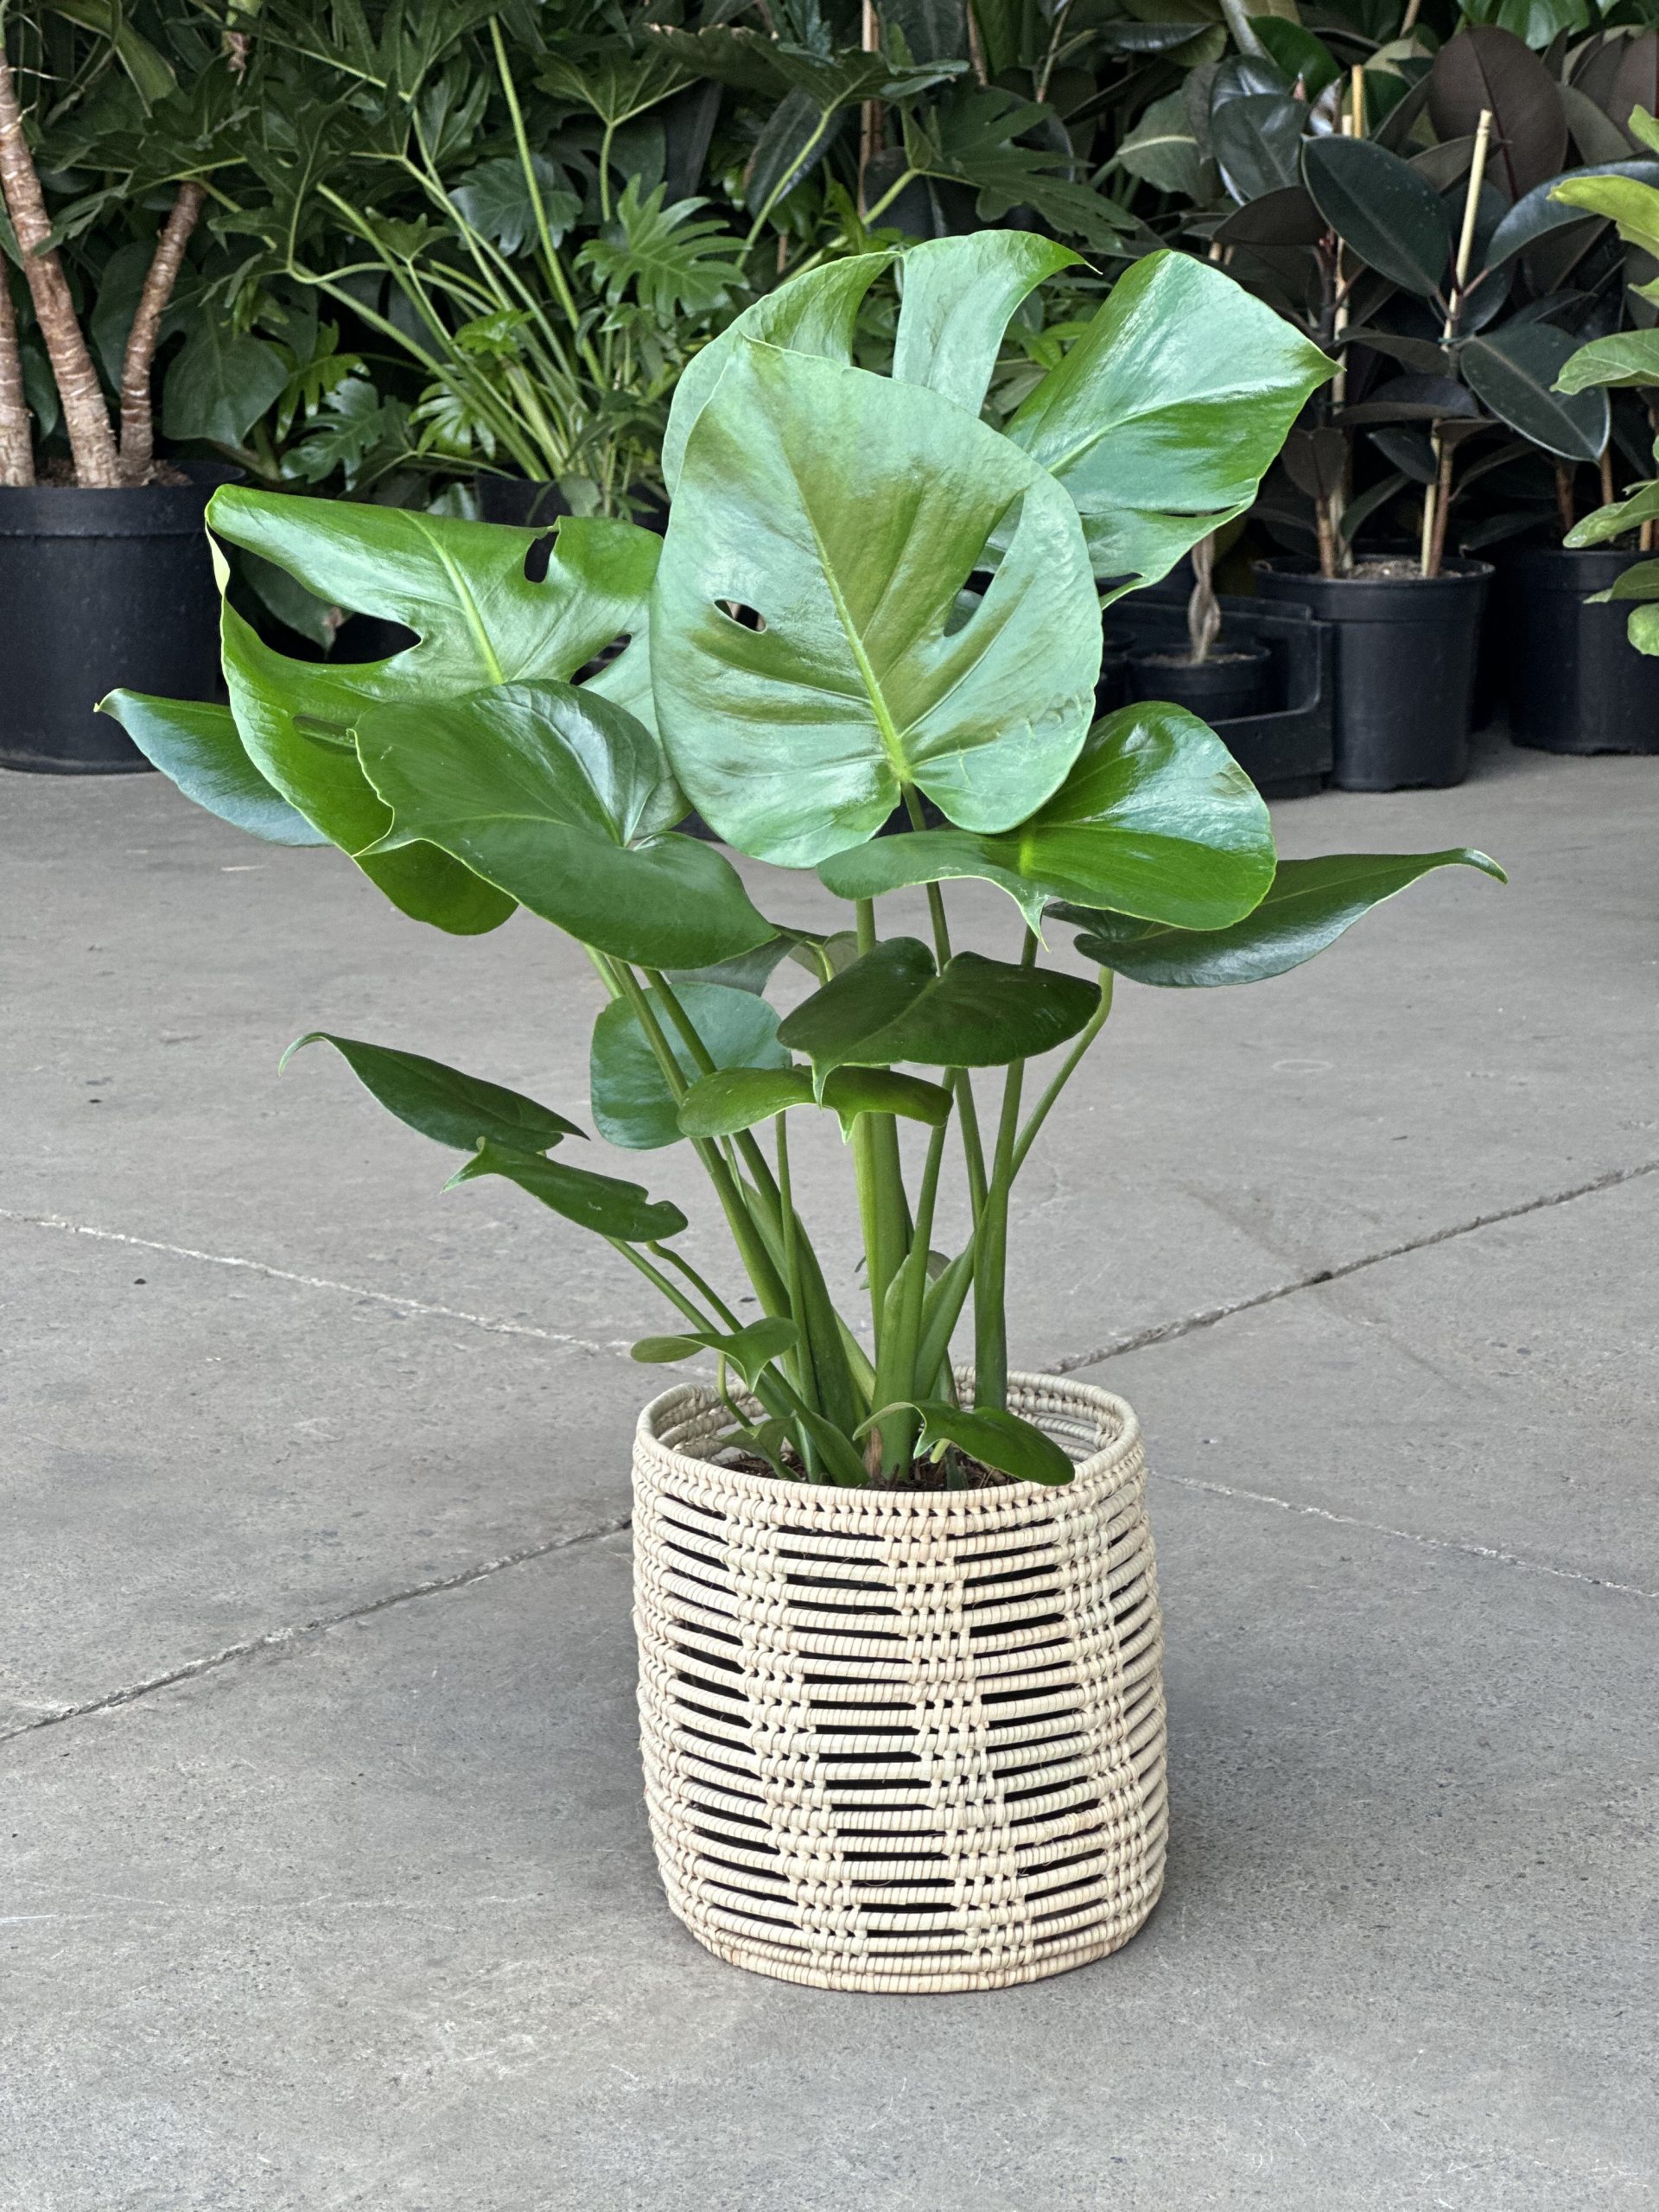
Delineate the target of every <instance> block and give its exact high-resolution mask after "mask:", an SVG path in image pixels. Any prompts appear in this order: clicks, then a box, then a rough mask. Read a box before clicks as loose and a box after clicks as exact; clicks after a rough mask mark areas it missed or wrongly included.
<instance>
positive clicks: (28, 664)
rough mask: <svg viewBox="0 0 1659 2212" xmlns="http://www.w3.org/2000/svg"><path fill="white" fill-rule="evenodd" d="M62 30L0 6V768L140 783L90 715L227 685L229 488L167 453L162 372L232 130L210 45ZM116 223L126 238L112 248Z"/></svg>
mask: <svg viewBox="0 0 1659 2212" xmlns="http://www.w3.org/2000/svg"><path fill="white" fill-rule="evenodd" d="M70 13H71V15H72V16H73V18H74V20H73V22H66V21H62V20H60V19H59V18H58V17H56V16H54V17H53V18H52V35H51V36H50V37H48V36H47V35H45V30H44V28H43V25H42V22H41V21H39V20H31V19H29V18H27V17H24V16H20V15H19V13H18V11H17V10H16V9H12V10H8V11H7V13H6V16H5V17H4V22H3V32H4V41H3V44H0V194H3V202H4V213H5V215H6V218H7V221H8V235H6V236H5V237H4V238H3V240H0V244H3V245H4V248H5V251H6V253H7V256H8V258H7V260H6V263H5V265H4V267H3V269H0V625H3V631H0V635H3V652H4V658H5V664H6V674H7V683H6V696H5V702H4V706H3V709H0V765H4V766H8V767H12V768H33V769H41V770H46V771H48V772H61V773H108V772H120V771H123V770H126V769H131V768H143V767H144V766H147V763H146V762H145V761H144V760H143V756H142V755H141V754H140V753H138V752H137V750H136V749H135V748H134V747H132V746H131V745H130V743H129V742H128V741H126V739H125V738H124V736H123V735H122V734H121V732H120V731H119V730H118V729H117V728H115V727H114V726H113V725H112V724H111V722H109V721H108V720H107V719H103V718H100V717H99V715H97V714H96V713H95V712H94V708H95V705H96V702H97V701H98V699H99V696H101V694H102V693H103V692H104V690H106V689H107V688H108V686H109V684H110V683H112V682H114V681H115V680H117V679H118V677H119V676H120V675H121V674H123V673H126V674H129V675H131V676H137V675H138V674H139V673H140V672H141V671H142V672H143V680H144V681H145V682H147V683H150V684H152V685H155V686H156V687H158V688H162V687H165V688H170V689H175V690H180V691H183V692H186V693H188V694H193V695H197V696H211V695H212V693H213V690H214V689H215V686H216V683H217V666H216V662H217V641H216V637H215V624H214V620H213V601H214V594H213V582H212V573H211V568H210V563H209V559H208V553H207V541H206V538H205V537H204V534H203V531H202V513H203V510H204V508H205V507H206V505H207V499H208V496H209V494H210V493H211V492H212V490H213V486H214V484H215V483H218V482H222V481H223V480H225V477H226V470H225V469H223V468H222V467H212V466H209V467H199V466H198V467H191V466H184V467H181V466H180V465H178V464H177V463H175V462H174V461H168V460H164V459H162V458H160V457H159V456H158V454H157V452H156V427H155V402H154V396H153V390H152V373H153V371H154V369H155V365H156V352H157V347H158V345H159V343H160V342H161V340H162V334H163V332H164V330H165V329H166V327H167V322H168V314H169V309H170V308H171V306H172V302H173V299H174V295H175V288H176V287H177V285H178V282H179V277H180V272H181V270H182V269H183V267H184V265H185V258H186V254H187V251H188V247H189V244H190V241H191V238H192V237H193V235H194V232H196V229H197V226H198V223H199V220H200V214H201V211H202V207H203V206H204V203H205V200H206V198H207V194H208V193H209V192H210V191H211V190H213V189H215V188H216V187H215V184H214V179H215V177H216V176H217V175H218V174H219V172H221V171H222V170H224V169H225V168H228V167H230V166H232V165H233V164H234V163H235V162H236V161H237V159H238V156H237V153H236V150H235V140H236V136H237V133H238V130H239V129H240V127H241V124H242V122H243V120H244V117H243V112H242V107H241V103H240V99H239V96H238V79H237V76H236V73H235V70H234V67H232V62H233V60H234V55H233V54H226V52H225V51H224V50H223V49H222V48H221V47H220V45H219V43H217V42H216V41H215V40H214V39H213V36H212V35H211V32H209V33H206V34H204V33H199V32H195V31H191V32H189V33H188V35H180V36H177V37H174V38H170V39H168V41H167V50H166V51H163V48H162V45H159V44H157V43H156V42H155V41H153V40H152V38H151V37H150V36H149V35H148V34H149V33H151V32H155V33H156V34H157V35H163V34H164V32H165V29H166V27H165V26H163V25H162V24H161V23H159V22H153V21H152V20H151V19H150V16H149V13H147V12H146V11H143V10H138V11H134V13H133V14H131V15H127V14H121V15H119V16H111V17H110V19H109V21H110V23H111V25H112V26H113V27H114V28H113V29H112V31H111V32H109V33H108V34H107V35H106V32H105V31H94V32H87V31H84V30H82V29H79V28H78V26H79V22H81V21H82V20H86V19H85V18H83V17H82V16H80V15H79V13H78V11H73V10H72V11H70ZM103 20H104V19H103V18H102V17H99V21H100V22H101V21H103ZM43 173H44V174H46V175H50V176H51V177H52V179H53V181H54V187H55V189H54V192H53V194H52V195H51V197H50V199H48V192H47V190H46V188H44V186H43V184H42V175H43ZM66 186H67V191H66V189H65V187H66ZM114 219H121V220H122V221H123V222H124V225H125V226H126V227H127V229H128V231H129V233H130V235H129V237H128V238H127V240H126V241H125V244H124V247H118V248H117V249H116V250H115V251H107V244H108V232H109V227H110V225H111V221H112V220H114ZM95 225H96V226H101V227H102V230H103V232H104V235H105V247H106V251H105V253H104V257H103V261H102V264H101V267H100V268H99V271H98V275H99V277H108V278H109V280H110V281H108V282H107V283H88V281H87V278H88V275H89V269H88V266H87V260H86V254H85V252H84V251H83V252H82V254H81V264H82V265H81V266H79V267H76V268H74V269H73V275H74V277H76V278H77V279H78V280H79V281H78V282H77V283H72V281H71V274H72V271H71V270H67V269H66V260H67V249H66V246H65V245H64V243H63V242H64V241H65V240H66V239H70V238H77V237H78V235H79V234H80V233H83V232H85V231H86V229H87V228H88V227H89V226H95ZM14 265H15V267H16V271H17V275H16V277H15V278H14V277H13V273H12V272H13V267H14ZM78 294H79V297H78ZM89 295H90V296H89Z"/></svg>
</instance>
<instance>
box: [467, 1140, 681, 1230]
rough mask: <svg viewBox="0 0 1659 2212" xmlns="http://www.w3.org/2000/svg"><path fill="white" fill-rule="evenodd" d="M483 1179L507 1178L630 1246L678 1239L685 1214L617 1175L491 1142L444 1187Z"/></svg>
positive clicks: (578, 1223) (585, 1226) (579, 1223)
mask: <svg viewBox="0 0 1659 2212" xmlns="http://www.w3.org/2000/svg"><path fill="white" fill-rule="evenodd" d="M481 1175H504V1176H505V1178H506V1179H507V1180H508V1181H509V1182H510V1183H516V1184H517V1185H518V1187H519V1189H520V1190H521V1191H527V1192H529V1193H530V1195H531V1198H539V1199H540V1200H541V1202H542V1204H543V1205H544V1206H547V1207H549V1208H550V1210H551V1211H553V1212H554V1213H556V1214H563V1217H564V1218H565V1219H566V1220H567V1221H572V1222H575V1224H576V1226H577V1228H578V1229H590V1230H593V1231H594V1235H595V1236H614V1237H616V1238H618V1239H619V1240H620V1242H621V1243H624V1244H656V1243H660V1242H661V1240H662V1239H663V1238H664V1236H678V1235H679V1233H680V1231H681V1230H683V1228H684V1227H685V1226H686V1219H685V1216H684V1215H683V1213H682V1212H681V1211H680V1210H679V1208H678V1206H677V1205H672V1204H671V1202H670V1201H669V1200H668V1199H667V1198H651V1197H649V1196H648V1195H647V1193H646V1192H645V1190H644V1189H642V1187H641V1186H640V1185H639V1184H638V1183H624V1182H621V1181H620V1180H619V1179H617V1177H615V1176H614V1175H595V1174H594V1173H593V1172H592V1170H591V1169H589V1168H586V1167H566V1166H563V1165H562V1164H561V1163H560V1162H559V1161H558V1160H546V1159H543V1157H542V1156H541V1154H538V1153H531V1152H515V1151H513V1150H512V1149H511V1147H508V1146H506V1145H502V1144H493V1143H485V1144H482V1145H480V1147H479V1149H478V1156H477V1158H476V1159H474V1160H468V1161H467V1165H466V1166H464V1167H462V1168H460V1169H458V1170H457V1171H456V1173H454V1174H453V1175H452V1176H451V1177H450V1178H449V1180H448V1182H447V1183H446V1184H445V1185H444V1188H445V1190H447V1191H453V1190H454V1187H455V1185H456V1184H457V1183H472V1182H476V1181H477V1179H478V1178H479V1177H480V1176H481Z"/></svg>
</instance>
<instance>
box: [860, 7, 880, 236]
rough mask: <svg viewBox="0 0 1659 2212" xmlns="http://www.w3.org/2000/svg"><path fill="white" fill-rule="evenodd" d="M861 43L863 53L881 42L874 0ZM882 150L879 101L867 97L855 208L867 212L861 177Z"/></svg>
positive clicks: (864, 21) (866, 15)
mask: <svg viewBox="0 0 1659 2212" xmlns="http://www.w3.org/2000/svg"><path fill="white" fill-rule="evenodd" d="M859 42H860V44H861V47H862V48H863V50H864V52H865V53H866V54H874V53H875V52H876V51H877V50H878V49H879V48H880V44H881V26H880V23H879V22H877V20H876V13H875V8H874V0H864V13H863V17H862V23H861V34H860V41H859ZM880 150H881V103H880V100H866V101H865V103H864V105H863V107H862V108H861V111H860V113H859V124H858V212H859V213H860V214H861V215H862V214H864V213H866V212H867V207H868V202H867V200H866V196H865V191H864V179H865V175H866V173H867V172H868V168H869V166H870V163H871V162H873V161H874V158H875V156H876V155H877V154H879V153H880Z"/></svg>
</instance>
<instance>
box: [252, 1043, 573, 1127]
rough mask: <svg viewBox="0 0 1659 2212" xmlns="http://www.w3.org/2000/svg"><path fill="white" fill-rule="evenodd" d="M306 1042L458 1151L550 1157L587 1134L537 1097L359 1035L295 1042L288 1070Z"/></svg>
mask: <svg viewBox="0 0 1659 2212" xmlns="http://www.w3.org/2000/svg"><path fill="white" fill-rule="evenodd" d="M307 1045H332V1046H334V1050H335V1051H336V1052H338V1053H339V1054H340V1057H341V1058H342V1059H344V1060H345V1062H346V1065H347V1066H348V1067H349V1068H350V1069H351V1071H352V1073H353V1075H354V1076H355V1077H357V1079H358V1081H359V1083H360V1084H362V1085H363V1087H364V1089H365V1090H367V1091H370V1092H372V1095H373V1096H375V1097H376V1098H378V1100H379V1102H380V1103H381V1104H382V1105H383V1106H384V1107H385V1109H386V1110H387V1112H388V1113H390V1114H395V1115H396V1116H397V1119H398V1120H399V1121H400V1122H407V1123H408V1125H409V1127H410V1128H411V1129H418V1130H419V1131H420V1133H421V1135H423V1137H430V1138H431V1139H432V1140H433V1141H434V1142H435V1143H437V1144H447V1145H453V1146H454V1148H455V1150H456V1151H457V1152H474V1151H475V1150H476V1149H477V1147H478V1146H479V1145H480V1143H481V1142H482V1141H484V1139H485V1138H486V1137H489V1138H493V1139H494V1140H495V1141H498V1142H499V1143H501V1144H505V1145H510V1146H512V1147H514V1148H515V1149H516V1150H518V1151H519V1152H531V1153H535V1152H546V1151H549V1150H550V1148H551V1147H553V1146H554V1145H556V1144H557V1143H558V1142H559V1141H560V1140H561V1138H563V1137H579V1136H582V1135H585V1134H586V1132H585V1131H584V1130H582V1129H579V1128H577V1127H576V1125H575V1122H567V1121H566V1120H565V1118H564V1116H563V1114H556V1113H555V1112H554V1110H553V1109H552V1108H551V1107H550V1106H540V1105H537V1103H536V1101H535V1100H534V1099H533V1098H526V1097H524V1096H523V1094H522V1093H521V1092H519V1091H517V1090H505V1089H504V1088H503V1087H502V1085H501V1084H499V1083H485V1082H483V1081H481V1080H480V1077H477V1076H475V1075H463V1074H462V1073H461V1071H460V1069H459V1068H448V1067H445V1065H443V1063H442V1060H429V1059H427V1058H425V1057H424V1056H423V1054H422V1053H420V1052H399V1051H397V1048H396V1047H395V1046H391V1045H365V1043H364V1042H363V1041H362V1039H360V1038H357V1037H334V1036H331V1035H330V1034H329V1033H328V1031H327V1030H326V1029H313V1030H311V1031H309V1032H308V1033H307V1034H306V1035H305V1036H303V1037H297V1038H296V1039H295V1040H294V1042H293V1043H292V1044H291V1045H290V1046H289V1048H288V1050H287V1052H284V1053H283V1058H282V1062H281V1065H282V1067H284V1068H285V1067H286V1066H287V1065H288V1064H289V1061H290V1060H291V1059H292V1058H293V1057H294V1055H295V1053H296V1052H299V1051H301V1050H302V1048H303V1047H304V1046H307Z"/></svg>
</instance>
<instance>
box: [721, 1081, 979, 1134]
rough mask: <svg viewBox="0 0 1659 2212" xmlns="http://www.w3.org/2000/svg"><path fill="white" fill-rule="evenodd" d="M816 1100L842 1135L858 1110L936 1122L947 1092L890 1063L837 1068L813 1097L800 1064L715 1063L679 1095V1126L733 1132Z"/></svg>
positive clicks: (946, 1111) (946, 1107)
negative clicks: (837, 1120) (835, 1121)
mask: <svg viewBox="0 0 1659 2212" xmlns="http://www.w3.org/2000/svg"><path fill="white" fill-rule="evenodd" d="M819 1103H822V1104H823V1105H824V1106H826V1107H828V1108H829V1110H830V1111H831V1112H832V1113H834V1114H836V1115H838V1116H840V1118H841V1128H842V1135H843V1136H849V1135H851V1134H852V1127H853V1123H854V1122H855V1121H856V1120H857V1118H858V1116H860V1115H861V1114H900V1115H902V1116H904V1117H905V1119H906V1121H911V1122H927V1123H929V1124H930V1125H931V1127H933V1128H938V1125H939V1124H940V1123H941V1122H944V1121H945V1120H946V1119H947V1118H948V1116H949V1115H950V1092H949V1091H948V1090H945V1089H944V1085H943V1084H937V1083H924V1082H923V1081H922V1080H921V1078H920V1077H918V1076H910V1075H896V1074H894V1072H893V1070H892V1069H891V1068H837V1069H836V1071H835V1073H834V1074H833V1075H832V1076H830V1077H829V1080H828V1081H827V1082H826V1083H825V1084H824V1086H823V1099H822V1101H819V1100H818V1099H817V1098H815V1097H814V1096H813V1090H812V1078H811V1077H810V1075H809V1074H808V1073H807V1071H806V1070H805V1069H804V1068H728V1069H721V1070H720V1071H718V1072H717V1073H716V1074H714V1075H706V1076H704V1077H702V1080H701V1082H698V1083H694V1084H692V1086H691V1088H690V1090H688V1091H687V1093H686V1094H685V1096H684V1097H683V1099H682V1100H681V1101H680V1109H679V1126H680V1131H681V1134H682V1135H685V1136H689V1137H728V1136H734V1135H736V1134H737V1132H738V1131H739V1130H740V1129H752V1128H754V1127H755V1125H756V1123H757V1122H769V1121H770V1120H771V1119H772V1116H773V1115H774V1114H781V1113H784V1112H785V1111H786V1110H787V1109H789V1108H790V1107H791V1106H814V1105H817V1104H819Z"/></svg>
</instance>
